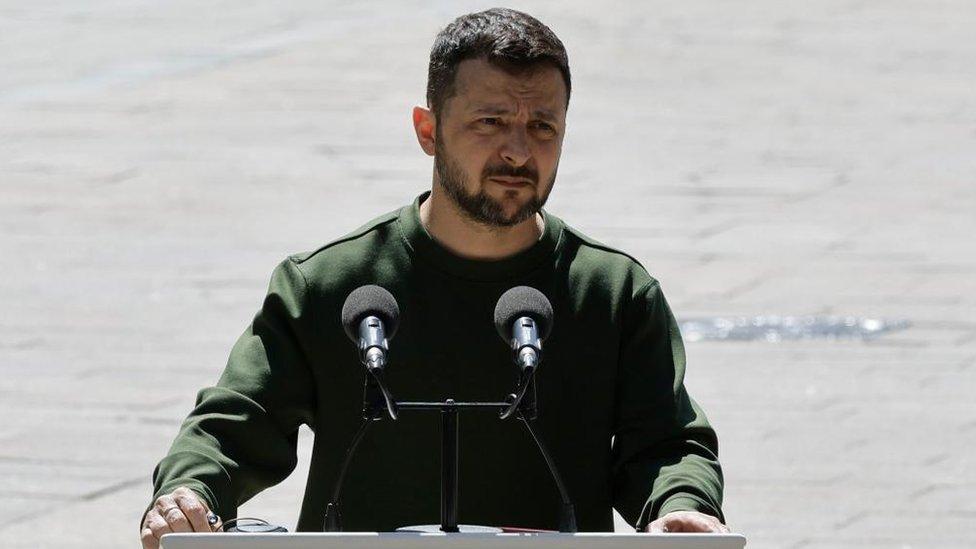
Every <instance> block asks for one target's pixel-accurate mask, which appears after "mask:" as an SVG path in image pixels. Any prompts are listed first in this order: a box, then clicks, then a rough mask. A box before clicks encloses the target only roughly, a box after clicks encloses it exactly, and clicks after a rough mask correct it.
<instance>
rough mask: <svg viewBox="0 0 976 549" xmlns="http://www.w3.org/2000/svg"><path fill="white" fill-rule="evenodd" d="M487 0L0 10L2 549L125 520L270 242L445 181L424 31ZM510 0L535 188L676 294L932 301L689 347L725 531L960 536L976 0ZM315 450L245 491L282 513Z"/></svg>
mask: <svg viewBox="0 0 976 549" xmlns="http://www.w3.org/2000/svg"><path fill="white" fill-rule="evenodd" d="M484 7H488V6H486V5H483V4H476V3H471V2H396V3H389V4H380V3H372V2H370V3H367V2H358V3H357V2H322V1H311V0H308V1H295V2H250V1H240V0H235V1H233V2H231V1H223V2H205V3H201V2H190V1H174V2H165V3H160V2H155V1H149V0H146V1H135V0H131V1H123V0H120V1H110V0H91V1H85V2H80V1H79V2H67V1H65V2H29V3H28V2H13V1H4V2H2V3H0V235H2V238H0V298H2V302H3V307H2V308H0V311H2V312H0V509H2V513H0V545H3V546H4V547H126V546H127V547H134V546H137V545H138V534H137V529H138V519H139V517H140V515H141V512H142V510H143V508H144V506H145V505H146V504H147V503H148V498H149V497H150V491H151V487H150V481H149V476H150V474H151V471H152V468H153V466H154V465H155V463H156V462H157V461H158V459H159V458H160V457H161V456H162V455H163V454H164V452H165V451H166V448H167V447H168V445H169V443H170V441H171V439H172V437H173V436H174V434H175V433H176V430H177V428H178V426H179V423H180V421H181V420H182V418H183V417H184V416H185V414H186V413H187V412H188V411H189V409H190V407H191V406H192V402H193V398H194V394H195V391H196V390H197V389H199V388H200V387H203V386H205V385H208V384H211V383H213V382H214V381H215V380H216V378H217V376H218V375H219V372H220V370H221V369H222V367H223V365H224V362H225V360H226V356H227V353H228V351H229V350H230V346H231V345H232V343H233V342H234V340H235V339H236V338H237V336H238V335H239V334H240V332H241V331H242V330H243V329H244V327H245V326H246V325H247V323H248V322H249V321H250V318H251V317H252V315H253V314H254V312H255V311H256V310H257V307H258V306H259V305H260V303H261V300H262V297H263V293H264V291H265V289H266V286H267V281H268V276H269V275H270V272H271V270H272V268H273V267H274V265H275V264H276V263H277V262H278V261H280V260H281V259H282V258H283V257H285V256H286V255H288V254H290V253H294V252H298V251H302V250H308V249H313V248H315V247H318V246H319V245H320V244H322V243H324V242H327V241H329V240H330V239H332V238H335V237H337V236H339V235H341V234H343V233H345V232H346V231H348V230H351V229H352V228H354V227H356V226H358V225H359V224H361V223H362V222H364V221H365V220H367V219H369V218H371V217H373V216H375V215H377V214H380V213H383V212H385V211H387V210H390V209H393V208H395V207H397V206H399V205H401V204H404V203H406V202H408V201H410V200H411V199H412V198H413V197H414V196H415V195H416V194H417V193H419V192H420V191H422V190H423V189H425V188H427V187H428V185H429V180H430V169H431V168H430V166H431V162H430V159H429V158H428V157H426V156H424V155H423V154H422V153H421V151H420V149H419V147H418V146H417V145H416V142H415V140H414V137H413V135H412V129H411V125H410V109H411V107H412V106H413V105H415V104H418V103H421V102H422V101H423V90H424V82H425V77H426V59H427V54H428V51H429V47H430V44H431V41H432V39H433V36H434V34H435V33H436V32H437V30H438V29H439V28H440V27H442V26H443V25H445V24H446V23H447V22H448V21H449V20H450V19H451V18H453V17H454V16H457V15H459V14H461V13H464V12H467V11H473V10H475V9H480V8H484ZM515 7H520V8H522V9H525V10H526V11H529V12H530V13H533V14H535V15H536V16H538V17H539V18H540V19H542V20H543V21H544V22H546V23H547V24H549V25H550V26H551V27H552V28H553V29H554V30H555V31H556V32H557V33H558V34H559V35H560V37H561V38H562V39H563V41H564V42H565V43H566V45H567V48H568V50H569V53H570V59H571V64H572V69H573V74H574V96H573V100H572V105H571V109H570V117H569V128H568V135H567V138H566V142H565V147H564V151H563V161H562V165H561V169H560V174H559V178H558V181H557V186H556V189H555V192H554V193H553V195H552V200H551V201H550V205H549V209H550V210H551V211H553V212H555V213H557V214H559V215H560V216H562V217H563V218H564V219H567V220H568V221H569V222H570V223H572V224H574V225H576V226H577V227H579V228H580V229H582V230H583V231H585V232H587V233H589V234H590V235H591V236H593V237H595V238H597V239H600V240H602V241H604V242H606V243H609V244H612V245H615V246H619V247H621V248H623V249H625V250H627V251H629V252H631V253H633V254H635V255H636V256H637V257H638V258H640V259H641V261H642V262H643V263H644V264H645V265H646V266H647V268H648V269H649V270H650V271H651V273H652V274H654V275H655V276H657V277H658V278H659V279H660V280H661V282H662V285H663V287H664V289H665V291H666V293H667V295H668V296H669V299H670V301H671V304H672V306H673V309H674V311H675V312H676V314H677V316H678V317H679V319H680V318H689V317H694V316H701V315H712V314H722V315H738V314H742V315H752V314H795V315H802V314H840V315H847V314H851V315H866V316H876V317H882V318H907V319H909V320H911V321H912V322H913V323H914V326H913V328H911V329H910V330H907V331H903V332H898V333H894V334H891V335H888V336H885V337H883V338H880V339H877V340H875V341H872V342H860V341H817V342H792V343H791V342H783V343H765V342H754V343H742V342H740V343H732V342H726V343H721V342H712V343H689V345H688V353H689V357H690V358H689V360H690V365H689V374H688V379H687V382H688V386H689V388H690V390H691V392H692V394H693V395H694V396H695V397H696V398H697V399H698V400H699V401H700V402H702V404H703V405H704V406H705V408H706V410H707V411H708V412H709V415H710V417H711V419H712V421H713V423H714V424H715V426H716V427H717V429H718V430H719V433H720V436H721V444H722V447H721V457H722V461H723V463H724V466H725V470H726V474H727V486H728V488H727V499H726V506H725V508H726V511H727V514H728V519H729V522H730V524H731V526H732V527H733V529H734V530H736V531H738V532H742V533H744V534H746V535H747V536H748V537H749V539H750V546H751V547H780V548H783V547H796V548H799V547H943V548H944V547H963V546H972V543H974V542H973V533H972V524H976V502H974V500H973V495H974V493H976V461H974V458H973V455H974V453H976V452H974V448H976V413H974V412H976V410H974V408H976V407H974V405H973V399H972V396H971V393H972V391H973V389H974V388H976V320H974V319H973V318H972V313H973V310H974V303H976V299H974V298H973V295H974V294H976V249H974V243H973V233H974V229H976V216H974V213H973V212H974V209H976V192H974V181H973V177H974V174H976V154H974V152H976V150H974V144H976V93H974V92H976V85H974V83H976V38H974V37H976V33H974V32H973V29H976V4H974V3H973V2H970V1H968V0H957V1H950V0H943V1H936V0H925V1H922V0H919V1H910V0H887V1H881V0H877V1H859V0H858V1H856V0H846V1H839V0H822V1H818V2H799V1H782V0H752V1H749V2H731V1H720V0H715V1H711V2H704V1H689V2H663V1H654V2H608V3H599V4H597V3H592V2H578V1H560V2H525V3H517V4H516V6H515ZM309 440H310V435H309V433H307V432H304V433H303V436H302V440H301V452H302V459H301V465H300V467H299V469H298V470H297V471H296V472H295V474H293V475H292V476H291V477H290V478H289V479H288V480H287V481H286V482H285V483H284V484H282V485H280V486H278V487H275V488H273V489H271V490H269V491H267V492H265V493H263V494H261V495H260V496H258V497H257V498H255V500H253V501H252V502H250V503H248V504H247V505H246V506H245V507H244V509H243V510H242V513H245V514H253V515H259V516H263V517H267V518H270V519H272V520H275V521H279V522H281V523H283V524H285V525H287V526H289V527H293V526H294V523H295V520H296V519H297V510H298V505H299V502H300V495H301V492H302V490H303V483H304V473H305V471H306V468H305V467H306V464H307V452H308V449H309V444H308V443H309ZM463 512H464V511H463V510H462V513H463ZM462 518H463V515H462Z"/></svg>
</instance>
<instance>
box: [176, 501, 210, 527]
mask: <svg viewBox="0 0 976 549" xmlns="http://www.w3.org/2000/svg"><path fill="white" fill-rule="evenodd" d="M173 499H174V500H176V504H177V505H179V506H180V510H181V511H182V512H183V516H185V517H186V519H187V521H189V523H190V527H191V528H192V530H193V531H194V532H210V531H211V529H210V523H208V522H207V508H206V507H205V506H204V505H203V503H201V502H200V499H199V498H197V497H196V495H188V494H186V493H180V494H177V493H176V492H174V493H173Z"/></svg>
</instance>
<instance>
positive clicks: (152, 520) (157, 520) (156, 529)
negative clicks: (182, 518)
mask: <svg viewBox="0 0 976 549" xmlns="http://www.w3.org/2000/svg"><path fill="white" fill-rule="evenodd" d="M146 528H149V530H150V531H151V532H152V534H153V537H154V538H156V540H157V542H158V541H159V538H161V537H163V534H172V533H173V529H172V528H170V527H169V524H168V523H167V522H166V519H164V518H163V517H161V516H159V514H157V513H150V514H149V516H148V518H147V519H146Z"/></svg>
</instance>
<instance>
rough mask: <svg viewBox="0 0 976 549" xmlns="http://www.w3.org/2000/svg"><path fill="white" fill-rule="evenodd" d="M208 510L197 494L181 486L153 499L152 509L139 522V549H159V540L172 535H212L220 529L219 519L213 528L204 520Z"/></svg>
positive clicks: (208, 512) (218, 518)
mask: <svg viewBox="0 0 976 549" xmlns="http://www.w3.org/2000/svg"><path fill="white" fill-rule="evenodd" d="M208 514H210V509H209V508H208V507H207V504H206V502H204V501H203V500H202V499H201V498H200V496H198V495H197V493H196V492H194V491H193V490H190V489H189V488H187V487H185V486H180V487H179V488H177V489H176V490H173V491H172V492H170V493H168V494H163V495H161V496H159V497H158V498H156V503H154V504H153V507H152V509H150V510H149V512H148V513H146V518H145V519H143V521H142V529H141V532H140V533H141V537H142V549H159V538H161V537H163V534H169V533H172V532H215V531H218V530H219V529H220V527H221V522H220V517H217V523H216V524H214V525H213V526H211V525H210V522H209V521H208V520H207V515H208Z"/></svg>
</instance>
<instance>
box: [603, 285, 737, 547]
mask: <svg viewBox="0 0 976 549" xmlns="http://www.w3.org/2000/svg"><path fill="white" fill-rule="evenodd" d="M684 372H685V352H684V345H683V344H682V341H681V334H680V333H679V331H678V325H677V322H675V320H674V316H673V315H672V314H671V309H670V308H669V307H668V304H667V301H666V300H665V299H664V295H663V293H662V292H661V289H660V286H659V285H658V283H657V282H656V281H653V280H652V281H651V282H649V283H647V284H645V285H644V286H643V287H641V288H640V289H639V290H637V292H635V295H634V298H633V301H632V303H631V305H630V307H629V309H628V310H627V311H626V312H625V316H624V329H623V339H622V341H621V357H620V365H619V377H618V380H617V407H616V415H615V421H616V424H615V429H614V442H613V449H612V456H613V474H614V506H615V507H616V508H617V510H618V511H619V512H620V514H621V515H622V516H623V517H624V518H625V519H626V520H627V521H628V522H629V523H630V524H632V525H634V526H635V527H636V528H637V530H638V531H643V530H644V529H645V528H646V527H647V525H648V523H650V522H651V521H653V520H655V519H657V518H658V517H663V516H664V515H666V514H668V513H672V512H676V511H695V512H699V513H704V514H706V515H710V516H712V517H716V518H717V519H719V520H720V521H721V522H724V521H725V520H724V517H723V515H722V509H721V505H722V469H721V466H720V465H719V463H718V439H717V438H716V436H715V431H714V430H713V429H712V428H711V426H710V425H709V423H708V419H707V418H706V417H705V414H704V412H702V410H701V408H700V407H699V406H698V404H697V403H695V402H694V401H693V400H692V399H691V397H689V396H688V393H687V391H685V387H684Z"/></svg>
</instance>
